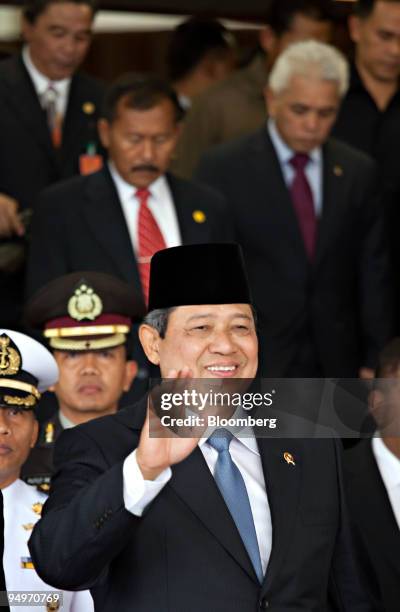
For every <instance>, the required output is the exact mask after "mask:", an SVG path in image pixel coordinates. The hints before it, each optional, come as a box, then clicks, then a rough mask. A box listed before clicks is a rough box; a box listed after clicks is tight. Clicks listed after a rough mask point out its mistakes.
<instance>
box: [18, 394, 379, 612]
mask: <svg viewBox="0 0 400 612" xmlns="http://www.w3.org/2000/svg"><path fill="white" fill-rule="evenodd" d="M144 407H145V402H144V401H143V402H141V403H140V404H136V405H134V406H132V407H130V408H128V409H123V410H121V411H119V412H118V413H117V414H115V415H113V416H110V417H105V418H103V419H97V420H95V421H91V422H90V423H87V424H85V425H84V426H79V427H76V428H74V429H73V430H68V431H65V432H63V433H62V434H61V436H60V438H59V440H58V441H57V444H56V451H55V463H56V468H58V470H57V473H56V475H55V478H54V480H53V484H52V492H51V495H50V498H49V501H48V502H47V503H46V505H45V507H44V511H43V518H42V520H41V521H39V523H38V524H37V526H36V528H35V529H34V532H33V535H32V538H31V540H30V550H31V553H32V558H33V561H34V564H35V568H36V570H37V572H38V574H39V575H40V576H41V577H42V579H43V580H45V581H46V582H48V583H49V584H52V585H54V586H56V587H59V588H65V589H83V588H87V587H90V588H91V589H92V594H93V596H94V599H95V603H96V610H98V611H99V612H111V611H114V610H118V612H128V611H129V612H149V611H150V610H151V611H153V610H154V611H157V612H167V611H170V612H188V611H189V610H190V612H204V610H209V611H210V612H256V610H265V609H268V610H271V611H275V612H289V611H291V610H293V611H294V610H296V611H298V612H300V611H304V612H305V611H307V612H317V611H318V612H324V611H326V610H330V609H331V610H341V611H346V612H356V611H357V612H361V611H366V610H370V609H371V608H370V607H369V605H368V604H367V603H366V600H365V598H364V595H363V594H362V593H361V592H360V591H359V586H358V585H359V582H358V578H357V576H356V573H357V572H356V570H355V567H354V565H353V557H352V552H351V545H350V539H349V534H348V532H347V523H346V514H345V509H344V507H343V499H342V485H341V482H340V469H339V467H338V464H339V463H340V460H339V456H338V446H337V445H336V444H335V442H334V441H333V440H325V441H323V440H314V441H303V440H290V441H288V440H282V439H279V440H265V439H260V440H259V441H258V444H259V449H260V454H261V458H262V465H263V470H264V475H265V481H266V486H267V492H268V498H269V504H270V507H271V515H272V524H273V548H272V554H271V558H270V562H269V565H268V570H267V574H266V577H265V580H264V582H263V584H262V585H261V586H260V584H259V583H258V581H257V578H256V576H255V573H254V570H253V567H252V565H251V562H250V560H249V558H248V556H247V553H246V551H245V548H244V545H243V543H242V541H241V539H240V537H239V534H238V532H237V530H236V527H235V525H234V523H233V521H232V519H231V516H230V514H229V512H228V510H227V508H226V506H225V503H224V501H223V498H222V496H221V494H220V492H219V490H218V488H217V486H216V484H215V482H214V479H213V477H212V475H211V472H210V470H209V469H208V467H207V464H206V462H205V460H204V458H203V455H202V453H201V451H200V449H198V448H196V449H195V450H194V452H193V453H192V454H191V455H190V456H189V457H188V458H187V459H186V460H184V461H182V462H181V463H179V464H178V465H175V466H173V468H172V472H173V475H172V478H171V480H170V481H169V483H168V484H167V485H166V486H165V487H164V489H163V490H162V491H161V493H160V494H159V495H158V496H157V497H156V499H155V500H154V501H153V502H152V503H151V504H150V506H149V507H148V508H147V509H146V511H145V513H144V515H143V517H142V518H138V517H135V516H133V515H132V514H131V513H129V512H128V511H127V510H126V509H125V507H124V500H123V473H122V465H123V461H124V459H125V457H126V456H127V455H128V454H129V453H131V452H132V450H133V449H134V448H135V447H136V445H137V443H138V439H139V435H140V429H141V426H142V424H143V418H144ZM287 450H289V451H290V452H291V453H292V454H293V456H294V457H295V459H296V465H295V466H292V465H288V464H287V463H286V462H285V461H284V460H283V453H284V452H285V451H287ZM328 590H329V592H330V595H331V597H332V599H333V600H335V602H336V603H335V605H334V606H332V607H329V606H328V604H327V597H328Z"/></svg>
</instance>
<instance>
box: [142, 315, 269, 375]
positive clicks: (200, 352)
mask: <svg viewBox="0 0 400 612" xmlns="http://www.w3.org/2000/svg"><path fill="white" fill-rule="evenodd" d="M139 337H140V341H141V342H142V345H143V348H144V350H145V353H146V355H147V357H148V358H149V359H150V361H151V362H152V363H154V364H156V365H159V366H160V369H161V374H162V376H163V377H164V378H167V377H168V375H169V373H170V372H171V371H172V370H175V371H180V370H182V369H183V368H185V367H186V368H189V369H190V370H191V372H192V376H193V378H248V379H252V378H254V376H255V375H256V371H257V365H258V341H257V334H256V329H255V324H254V318H253V314H252V311H251V308H250V306H249V305H248V304H218V305H204V306H203V305H201V306H179V307H178V308H175V309H174V310H173V311H172V312H171V313H170V316H169V319H168V326H167V331H166V334H165V338H163V339H162V338H160V336H159V334H158V332H157V331H156V330H155V329H154V328H152V327H150V326H148V325H142V326H141V328H140V332H139Z"/></svg>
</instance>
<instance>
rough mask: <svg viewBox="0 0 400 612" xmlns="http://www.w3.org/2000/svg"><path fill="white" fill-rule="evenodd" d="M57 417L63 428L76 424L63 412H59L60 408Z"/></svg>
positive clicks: (70, 427)
mask: <svg viewBox="0 0 400 612" xmlns="http://www.w3.org/2000/svg"><path fill="white" fill-rule="evenodd" d="M58 418H59V420H60V423H61V425H62V428H63V429H72V427H75V425H76V424H75V423H73V422H72V421H71V420H70V419H68V418H67V417H66V416H65V414H63V413H62V412H61V410H59V411H58Z"/></svg>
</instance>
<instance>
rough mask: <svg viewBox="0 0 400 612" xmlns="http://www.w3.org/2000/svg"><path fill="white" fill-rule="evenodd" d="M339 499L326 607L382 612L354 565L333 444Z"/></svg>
mask: <svg viewBox="0 0 400 612" xmlns="http://www.w3.org/2000/svg"><path fill="white" fill-rule="evenodd" d="M334 443H335V454H336V462H337V467H338V470H337V471H338V490H339V496H340V525H339V529H338V535H337V541H336V547H335V551H334V556H333V560H332V568H331V574H330V581H329V603H330V609H331V610H332V612H384V611H383V609H382V608H381V607H380V606H379V604H378V603H377V601H378V600H379V595H378V594H377V593H375V592H373V590H372V587H371V585H370V584H369V583H368V582H367V579H366V576H365V575H364V573H363V571H362V568H361V567H360V565H359V564H358V563H357V561H356V553H355V547H354V541H353V534H352V532H351V529H350V520H349V515H348V510H347V504H346V499H345V494H344V484H343V475H342V447H341V443H340V442H339V441H335V442H334Z"/></svg>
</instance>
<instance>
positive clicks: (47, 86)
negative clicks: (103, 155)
mask: <svg viewBox="0 0 400 612" xmlns="http://www.w3.org/2000/svg"><path fill="white" fill-rule="evenodd" d="M95 12H96V6H95V3H94V0H67V1H61V2H60V1H59V0H31V1H30V2H28V4H27V5H26V6H25V8H24V10H23V23H22V35H23V39H24V41H25V46H24V48H23V50H22V53H20V54H17V55H15V56H13V57H10V58H9V59H6V60H3V61H2V62H0V133H1V139H0V240H1V239H2V240H1V242H0V283H1V286H2V294H1V299H0V317H1V321H2V323H3V324H4V325H9V326H15V325H19V323H20V315H21V307H22V286H23V265H24V235H25V233H26V225H27V223H28V219H29V213H28V212H26V211H28V210H29V209H31V208H32V206H33V205H34V203H35V199H36V197H37V195H38V193H39V192H40V191H41V190H42V189H43V188H44V187H46V186H48V185H50V184H51V183H54V182H55V181H57V180H59V179H61V178H66V177H69V176H72V175H73V174H78V173H79V171H80V170H81V171H83V170H84V169H85V164H86V166H87V162H88V159H90V160H92V161H93V159H96V160H97V161H98V162H99V161H100V160H99V158H98V157H96V156H95V155H94V153H96V152H98V138H97V133H96V119H97V116H98V112H99V109H100V105H101V101H102V96H103V87H102V85H100V84H99V83H98V81H96V80H95V79H93V78H91V77H88V76H85V75H83V74H78V73H77V70H78V68H79V66H80V64H81V63H82V61H83V59H84V57H85V55H86V53H87V51H88V49H89V45H90V41H91V28H92V24H93V19H94V16H95Z"/></svg>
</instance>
